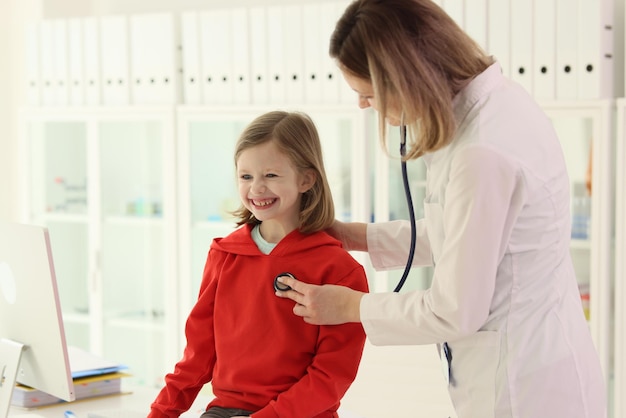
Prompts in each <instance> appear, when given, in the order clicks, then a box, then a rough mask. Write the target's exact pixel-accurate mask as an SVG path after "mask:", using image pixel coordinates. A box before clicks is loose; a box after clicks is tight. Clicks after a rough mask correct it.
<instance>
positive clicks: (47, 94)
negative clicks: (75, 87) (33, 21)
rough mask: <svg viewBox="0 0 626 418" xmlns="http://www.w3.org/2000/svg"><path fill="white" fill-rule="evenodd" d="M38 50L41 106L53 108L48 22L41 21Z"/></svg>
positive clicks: (50, 27) (51, 40)
mask: <svg viewBox="0 0 626 418" xmlns="http://www.w3.org/2000/svg"><path fill="white" fill-rule="evenodd" d="M39 44H40V45H41V48H40V49H39V53H40V54H41V55H40V61H41V86H42V88H41V104H42V105H44V106H54V105H55V104H56V91H55V88H54V81H55V78H56V77H55V73H54V31H53V24H52V21H50V20H43V21H42V22H41V24H40V30H39Z"/></svg>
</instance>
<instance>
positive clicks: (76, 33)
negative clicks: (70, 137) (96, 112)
mask: <svg viewBox="0 0 626 418" xmlns="http://www.w3.org/2000/svg"><path fill="white" fill-rule="evenodd" d="M67 31H68V60H69V104H70V105H73V106H80V105H83V104H84V103H85V89H84V87H85V86H84V82H85V78H84V60H83V51H84V48H83V40H84V37H83V22H82V20H81V19H79V18H73V19H69V20H68V23H67Z"/></svg>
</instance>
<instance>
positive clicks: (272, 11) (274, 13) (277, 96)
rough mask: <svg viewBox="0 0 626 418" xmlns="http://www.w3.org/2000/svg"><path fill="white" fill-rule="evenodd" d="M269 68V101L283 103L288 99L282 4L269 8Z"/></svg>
mask: <svg viewBox="0 0 626 418" xmlns="http://www.w3.org/2000/svg"><path fill="white" fill-rule="evenodd" d="M267 35H268V36H267V47H268V54H267V68H268V73H269V76H270V79H269V96H268V99H269V102H270V103H277V104H283V103H285V101H286V100H287V90H286V81H285V52H284V47H285V46H284V42H283V38H284V37H285V36H288V35H287V34H286V33H284V27H283V7H282V6H280V5H273V6H268V8H267Z"/></svg>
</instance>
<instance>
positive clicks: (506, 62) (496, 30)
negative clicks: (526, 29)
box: [486, 0, 514, 77]
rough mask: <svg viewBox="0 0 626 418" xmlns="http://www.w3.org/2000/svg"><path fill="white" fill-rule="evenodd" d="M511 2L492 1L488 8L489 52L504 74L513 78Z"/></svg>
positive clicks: (508, 0) (503, 0)
mask: <svg viewBox="0 0 626 418" xmlns="http://www.w3.org/2000/svg"><path fill="white" fill-rule="evenodd" d="M511 1H514V0H497V1H490V2H489V3H488V7H487V24H488V29H487V48H486V49H487V52H488V53H489V54H491V55H493V56H494V58H495V59H496V60H497V61H498V63H499V64H500V67H501V68H502V74H504V75H505V76H506V77H511Z"/></svg>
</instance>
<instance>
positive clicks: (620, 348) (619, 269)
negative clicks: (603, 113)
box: [613, 99, 626, 418]
mask: <svg viewBox="0 0 626 418" xmlns="http://www.w3.org/2000/svg"><path fill="white" fill-rule="evenodd" d="M615 155H616V162H615V167H616V170H615V171H616V176H615V178H616V187H615V198H616V199H615V323H614V330H615V336H614V338H615V353H614V358H615V366H614V373H615V380H614V386H613V393H614V397H613V398H614V401H613V405H614V411H613V416H614V417H616V418H618V417H624V416H626V399H624V396H623V394H624V393H626V260H624V256H625V255H626V99H619V100H618V101H617V143H616V153H615Z"/></svg>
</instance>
